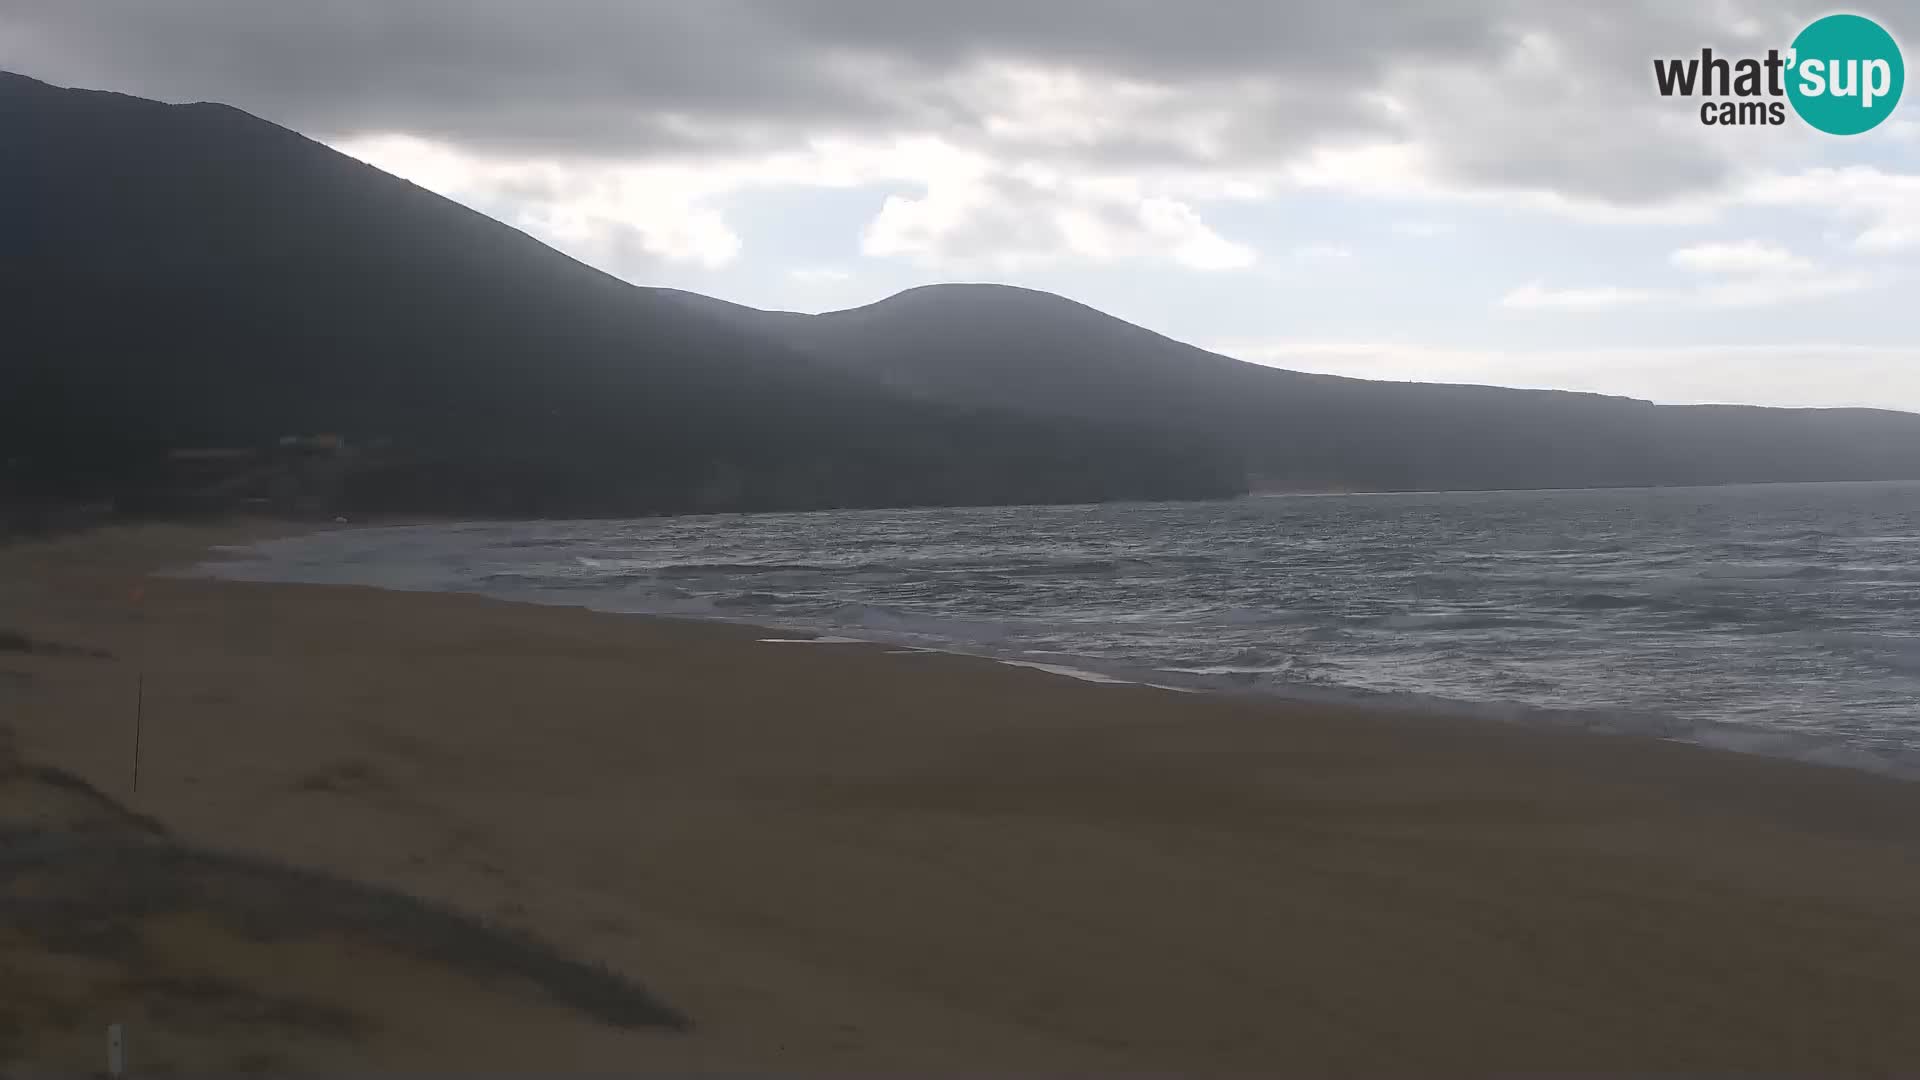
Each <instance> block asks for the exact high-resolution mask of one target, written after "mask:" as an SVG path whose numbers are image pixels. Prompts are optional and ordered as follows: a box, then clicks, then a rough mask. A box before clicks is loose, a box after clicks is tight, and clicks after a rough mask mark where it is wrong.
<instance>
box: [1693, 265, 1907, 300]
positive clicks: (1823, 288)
mask: <svg viewBox="0 0 1920 1080" xmlns="http://www.w3.org/2000/svg"><path fill="white" fill-rule="evenodd" d="M1879 284H1880V279H1878V278H1876V277H1874V276H1873V275H1872V274H1865V273H1857V272H1839V271H1829V270H1826V269H1822V268H1813V269H1809V270H1808V271H1807V272H1805V273H1801V274H1793V275H1777V274H1771V273H1769V274H1761V275H1757V276H1748V277H1741V278H1734V279H1731V280H1728V281H1722V282H1716V283H1714V284H1711V285H1707V286H1703V287H1702V288H1701V289H1699V290H1698V291H1697V292H1695V293H1693V294H1691V295H1692V296H1694V297H1696V298H1698V300H1699V301H1700V302H1701V303H1705V304H1710V305H1713V306H1715V307H1771V306H1774V305H1776V304H1791V303H1799V302H1802V301H1806V300H1817V299H1820V298H1822V297H1827V296H1839V295H1842V294H1844V293H1851V292H1860V291H1862V290H1864V289H1871V288H1873V287H1875V286H1876V285H1879Z"/></svg>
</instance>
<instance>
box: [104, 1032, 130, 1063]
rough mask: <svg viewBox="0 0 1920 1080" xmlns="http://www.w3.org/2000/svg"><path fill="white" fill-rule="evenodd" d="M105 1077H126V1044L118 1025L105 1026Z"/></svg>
mask: <svg viewBox="0 0 1920 1080" xmlns="http://www.w3.org/2000/svg"><path fill="white" fill-rule="evenodd" d="M107 1075H108V1076H125V1075H127V1043H126V1040H125V1039H124V1038H123V1037H122V1036H121V1031H120V1025H119V1024H108V1025H107Z"/></svg>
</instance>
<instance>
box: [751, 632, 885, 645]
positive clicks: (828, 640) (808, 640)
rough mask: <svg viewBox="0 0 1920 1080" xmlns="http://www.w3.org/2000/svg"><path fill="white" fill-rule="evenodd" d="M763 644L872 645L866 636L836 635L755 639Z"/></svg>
mask: <svg viewBox="0 0 1920 1080" xmlns="http://www.w3.org/2000/svg"><path fill="white" fill-rule="evenodd" d="M754 640H756V641H758V642H760V643H761V644H762V645H871V644H873V642H871V641H868V640H867V639H866V638H857V637H836V636H834V635H831V634H829V635H827V636H825V637H763V638H756V639H754Z"/></svg>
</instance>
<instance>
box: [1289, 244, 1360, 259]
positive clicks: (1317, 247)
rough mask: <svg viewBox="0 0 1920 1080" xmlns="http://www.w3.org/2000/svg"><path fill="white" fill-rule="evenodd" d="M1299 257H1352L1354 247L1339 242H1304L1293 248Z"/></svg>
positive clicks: (1295, 255)
mask: <svg viewBox="0 0 1920 1080" xmlns="http://www.w3.org/2000/svg"><path fill="white" fill-rule="evenodd" d="M1293 256H1294V257H1295V258H1297V259H1321V260H1324V259H1351V258H1353V249H1352V248H1347V247H1341V246H1340V245H1339V244H1303V245H1301V246H1300V247H1297V248H1294V249H1293Z"/></svg>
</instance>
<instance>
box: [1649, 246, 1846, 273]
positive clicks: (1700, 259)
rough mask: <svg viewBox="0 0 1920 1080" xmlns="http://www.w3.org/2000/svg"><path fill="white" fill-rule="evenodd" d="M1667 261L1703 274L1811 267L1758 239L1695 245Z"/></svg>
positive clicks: (1802, 270) (1804, 270) (1805, 269)
mask: <svg viewBox="0 0 1920 1080" xmlns="http://www.w3.org/2000/svg"><path fill="white" fill-rule="evenodd" d="M1671 260H1672V262H1673V265H1675V266H1677V267H1680V268H1681V269H1682V270H1691V271H1694V272H1696V273H1705V274H1786V273H1807V272H1811V271H1812V270H1813V268H1814V266H1813V263H1812V262H1811V261H1809V260H1807V259H1803V258H1801V257H1800V256H1798V255H1795V254H1794V253H1792V252H1791V251H1788V250H1787V249H1786V248H1783V247H1780V246H1779V245H1777V244H1768V243H1765V242H1763V241H1760V240H1742V241H1740V242H1738V243H1726V244H1695V245H1693V246H1691V247H1683V248H1680V249H1679V250H1677V251H1675V252H1674V253H1673V255H1672V256H1671Z"/></svg>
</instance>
